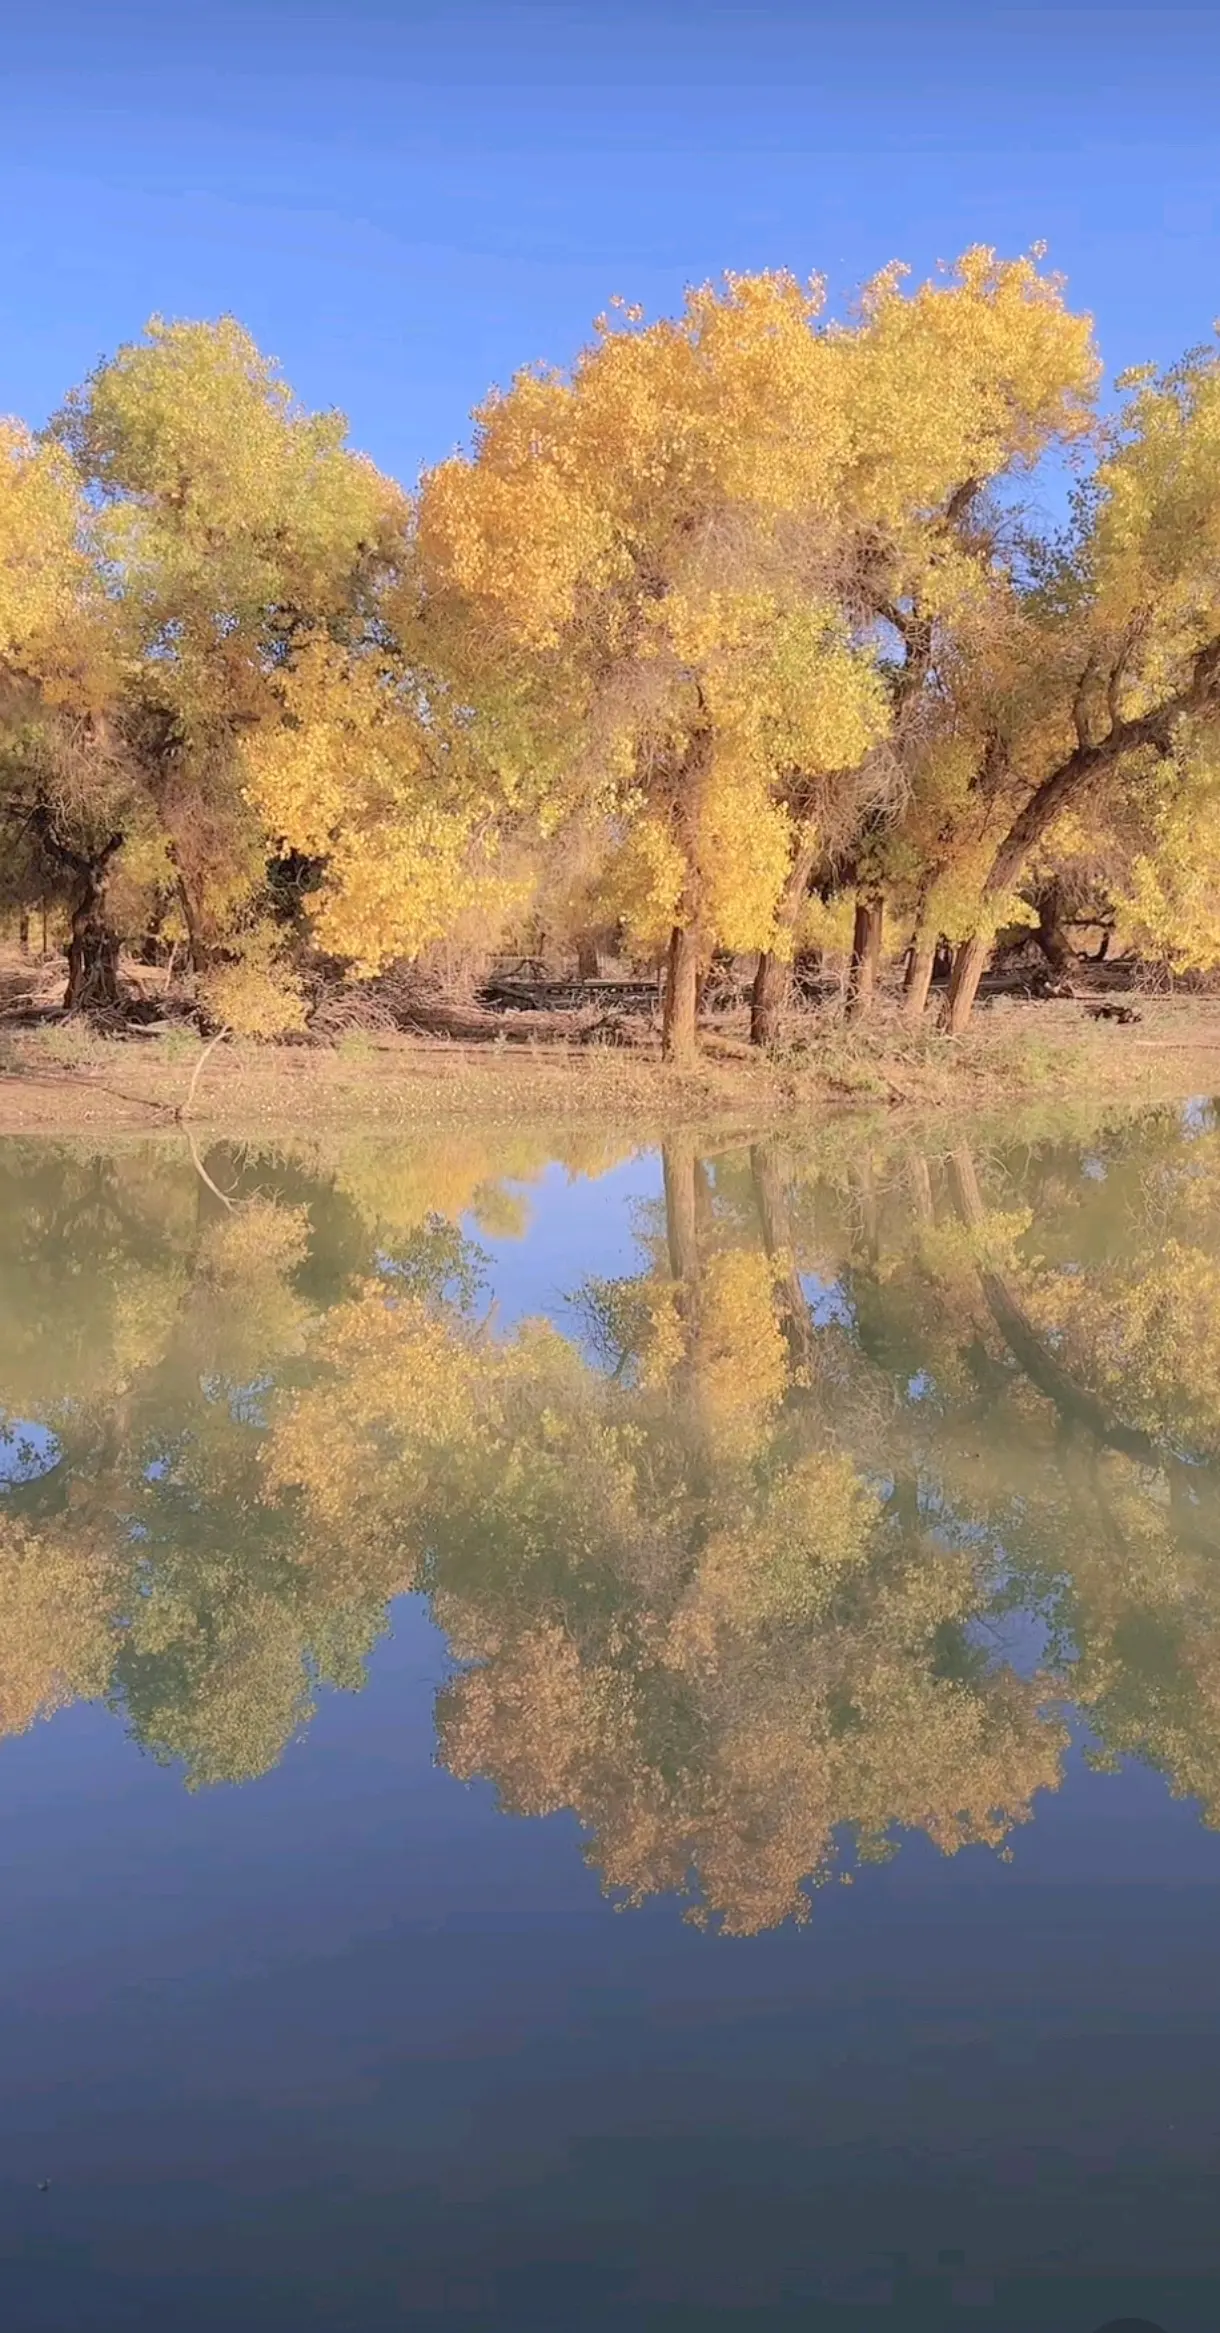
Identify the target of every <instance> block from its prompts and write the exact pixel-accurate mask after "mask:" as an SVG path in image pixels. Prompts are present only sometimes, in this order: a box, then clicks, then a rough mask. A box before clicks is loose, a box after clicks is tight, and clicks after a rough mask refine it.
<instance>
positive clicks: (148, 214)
mask: <svg viewBox="0 0 1220 2333" xmlns="http://www.w3.org/2000/svg"><path fill="white" fill-rule="evenodd" d="M3 29H4V46H3V55H4V70H3V80H2V82H0V179H2V180H3V188H2V196H3V199H2V200H0V309H2V311H3V313H2V317H0V325H2V330H0V410H3V409H8V410H10V411H16V412H20V413H23V414H25V415H26V416H27V418H29V419H31V420H33V421H40V420H42V419H43V418H44V417H45V415H46V414H47V412H48V411H49V410H50V409H51V408H52V407H53V406H54V405H55V404H56V403H57V402H58V400H59V398H60V397H61V396H62V394H63V392H64V390H65V389H66V388H67V387H68V386H69V384H70V383H71V382H73V381H75V380H77V379H79V378H80V377H81V376H82V375H83V374H84V373H85V372H86V371H87V370H88V369H89V367H90V366H91V365H92V364H93V363H95V362H96V361H97V359H98V357H99V356H101V355H102V354H103V353H104V352H106V351H108V350H110V349H112V348H113V347H114V346H115V345H116V344H117V343H118V342H119V341H120V340H122V339H125V338H129V337H131V336H132V335H133V334H134V333H136V332H137V331H138V330H139V327H140V326H141V324H142V323H143V321H144V319H145V318H146V316H147V315H148V314H149V313H151V312H152V311H154V310H156V311H160V312H161V313H163V314H167V315H173V316H188V315H189V316H199V315H209V316H210V315H216V314H218V313H221V312H222V311H225V310H230V311H232V312H233V313H235V314H237V315H239V316H240V317H241V318H242V319H243V320H244V321H245V322H246V323H247V324H248V325H249V326H250V328H251V329H252V330H253V331H254V333H255V334H256V336H257V337H258V339H259V340H260V341H261V342H262V344H263V345H264V346H265V347H266V348H268V349H270V350H271V351H272V352H274V354H276V355H277V356H278V357H279V358H280V359H281V360H282V362H283V364H284V367H285V369H286V371H287V373H288V376H289V378H290V379H291V380H292V381H293V383H294V385H295V386H296V388H297V389H298V391H299V392H300V394H301V395H302V396H303V397H304V398H305V399H306V400H307V401H308V402H309V403H311V404H339V405H341V406H342V407H343V408H344V409H345V410H346V412H347V413H348V415H349V417H350V421H351V426H352V434H353V437H354V439H355V441H356V443H357V444H359V445H361V446H362V447H364V448H365V449H366V450H367V451H368V452H369V453H371V454H372V455H373V456H374V458H375V459H376V460H377V461H379V462H381V463H382V464H383V465H385V466H386V467H387V468H389V469H391V470H393V471H395V472H396V473H397V474H398V475H399V476H401V477H403V478H405V479H411V478H413V477H414V475H415V474H416V472H417V470H418V468H419V466H420V464H421V463H424V462H427V461H432V460H435V459H437V458H438V457H440V456H441V455H443V454H444V453H446V452H447V451H448V450H449V449H450V448H451V447H452V445H453V444H455V443H456V442H457V441H458V440H459V439H460V438H461V437H462V436H463V434H464V432H465V430H466V426H467V416H468V414H469V410H470V407H471V406H472V404H474V403H475V402H476V400H477V399H478V398H479V397H480V396H481V395H482V394H483V392H484V391H485V389H486V388H487V386H488V384H489V383H490V382H492V381H497V380H499V381H503V380H506V379H507V378H508V377H509V375H510V374H511V373H512V371H513V369H514V368H515V367H516V366H517V365H518V364H520V363H523V362H525V361H527V360H529V359H532V358H546V359H548V360H550V361H554V362H560V363H562V362H564V361H566V360H567V359H569V358H570V357H571V356H572V354H573V353H574V351H575V350H576V348H577V347H578V346H579V345H580V343H581V340H582V339H583V338H584V336H585V335H586V333H587V331H588V327H589V323H590V320H591V319H592V317H593V316H594V315H595V314H596V312H597V311H598V310H599V309H600V308H602V307H603V306H604V305H605V304H606V302H607V301H608V299H609V298H610V297H611V295H613V294H614V293H622V294H623V295H625V296H626V297H628V298H631V299H636V300H640V301H642V302H643V303H644V305H645V306H646V308H647V309H648V310H649V312H651V313H656V312H658V311H663V310H666V309H669V308H672V307H673V306H674V305H675V304H676V303H677V302H678V301H679V300H680V297H681V293H682V288H683V286H684V284H685V283H687V282H689V281H691V280H700V279H703V278H705V277H707V276H709V275H713V274H716V273H718V272H719V271H720V270H721V269H722V268H724V267H732V268H754V267H761V266H774V265H783V266H788V267H792V268H794V269H795V270H797V271H798V272H799V273H801V274H807V273H809V272H811V271H813V270H814V269H818V270H822V271H825V272H827V273H828V274H829V275H830V277H831V280H832V284H833V286H834V287H835V289H836V290H837V291H839V292H845V291H849V290H850V288H851V286H852V285H853V284H854V283H855V282H857V281H858V280H859V279H861V278H862V277H864V276H866V275H867V274H869V273H870V272H872V271H873V270H874V269H875V268H876V267H878V266H880V265H881V264H883V263H884V262H885V261H886V260H888V259H890V258H892V257H895V256H899V257H902V258H905V259H907V260H909V261H910V262H911V263H912V265H913V266H914V267H915V269H916V270H917V271H918V272H920V273H923V272H926V271H928V270H930V269H931V268H932V267H933V266H934V265H935V263H936V261H937V260H938V259H941V258H945V257H950V256H952V255H953V254H954V253H955V252H956V251H958V250H960V249H961V248H963V247H964V246H965V245H966V244H968V243H970V242H972V241H980V240H981V241H987V242H993V243H995V244H997V245H998V246H999V247H1000V248H1001V249H1003V250H1005V251H1014V250H1020V249H1024V248H1026V247H1027V246H1028V245H1029V244H1030V243H1031V242H1032V241H1034V240H1035V239H1037V238H1044V239H1045V240H1046V241H1047V242H1048V243H1049V245H1050V257H1051V261H1052V263H1053V264H1054V265H1056V266H1058V267H1060V268H1062V269H1063V270H1064V271H1065V272H1066V273H1067V275H1068V277H1069V279H1070V286H1071V292H1072V296H1073V298H1074V299H1075V300H1076V301H1077V302H1079V304H1080V305H1082V306H1086V307H1088V308H1090V309H1091V310H1092V311H1093V312H1094V314H1095V315H1096V317H1097V321H1098V325H1099V330H1100V334H1101V340H1102V345H1103V350H1104V353H1105V356H1106V360H1107V364H1108V366H1109V367H1110V369H1111V371H1113V370H1115V369H1117V368H1118V367H1120V366H1122V365H1125V364H1130V363H1133V362H1137V361H1142V360H1145V359H1148V358H1152V359H1158V360H1162V361H1164V360H1167V359H1170V358H1172V357H1173V356H1175V355H1176V354H1178V353H1180V351H1181V350H1182V349H1183V348H1185V347H1187V346H1189V345H1191V344H1192V343H1195V342H1198V341H1200V340H1202V339H1205V338H1207V337H1208V336H1209V334H1210V332H1211V329H1212V325H1213V321H1214V319H1215V318H1216V316H1217V315H1218V314H1220V137H1218V133H1217V124H1218V123H1220V0H1217V4H1216V5H1211V6H1207V7H1198V8H1193V9H1181V8H1175V7H1172V6H1164V7H1160V8H1155V9H1153V8H1126V9H1124V8H1115V7H1104V6H1085V7H1049V8H1047V7H1043V8H1007V7H1003V8H1001V7H988V6H985V5H982V6H976V7H972V8H969V9H966V8H945V7H939V8H938V7H935V6H933V7H930V8H928V7H923V8H921V7H916V6H911V5H909V4H908V5H907V6H905V7H903V8H901V9H899V8H891V7H889V6H884V5H883V6H880V7H869V6H864V5H861V6H856V7H854V8H853V7H849V6H845V5H843V4H842V0H840V5H838V6H836V7H834V8H833V9H826V8H822V7H819V6H811V5H807V4H806V5H798V4H797V0H784V4H780V0H757V4H756V5H752V6H748V5H741V4H738V5H735V6H718V5H715V4H711V5H704V4H702V0H651V4H648V5H644V4H641V0H617V4H616V5H613V6H612V5H610V4H609V0H596V4H590V0H586V4H585V5H584V6H576V5H572V4H571V0H532V4H530V5H516V4H515V0H512V4H510V0H505V4H503V5H497V4H492V0H448V4H447V5H438V4H435V0H433V4H422V0H344V4H342V5H340V4H336V0H294V4H293V5H287V4H286V0H212V4H211V5H209V6H207V7H202V6H198V5H195V0H179V5H177V6H174V5H173V4H172V0H169V4H166V0H160V4H159V5H158V6H156V7H155V8H154V7H152V6H151V5H148V4H146V0H140V4H136V0H90V4H88V5H84V6H82V5H81V4H80V0H65V4H63V5H60V6H58V7H56V8H50V7H46V8H43V9H41V10H35V9H28V8H27V9H24V10H22V11H21V12H20V14H19V13H18V10H17V8H16V7H15V6H14V4H13V0H8V5H7V6H6V7H5V9H4V24H3Z"/></svg>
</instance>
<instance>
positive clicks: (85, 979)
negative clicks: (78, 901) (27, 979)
mask: <svg viewBox="0 0 1220 2333" xmlns="http://www.w3.org/2000/svg"><path fill="white" fill-rule="evenodd" d="M122 1003H123V999H122V996H121V994H120V990H119V942H118V940H117V938H116V937H115V934H114V933H113V932H108V931H107V930H106V928H105V925H104V924H103V923H101V922H100V921H99V920H98V919H97V918H96V917H94V916H91V915H86V916H85V917H83V918H78V916H76V915H74V916H73V918H72V938H71V940H70V942H69V944H68V985H67V988H66V989H65V991H64V1009H65V1011H67V1012H70V1013H98V1012H119V1011H121V1009H122Z"/></svg>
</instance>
